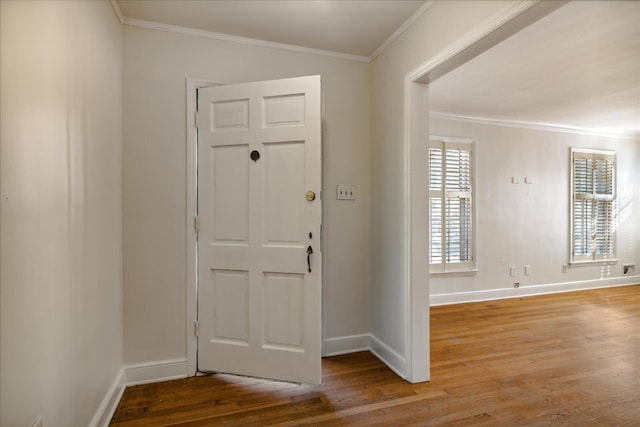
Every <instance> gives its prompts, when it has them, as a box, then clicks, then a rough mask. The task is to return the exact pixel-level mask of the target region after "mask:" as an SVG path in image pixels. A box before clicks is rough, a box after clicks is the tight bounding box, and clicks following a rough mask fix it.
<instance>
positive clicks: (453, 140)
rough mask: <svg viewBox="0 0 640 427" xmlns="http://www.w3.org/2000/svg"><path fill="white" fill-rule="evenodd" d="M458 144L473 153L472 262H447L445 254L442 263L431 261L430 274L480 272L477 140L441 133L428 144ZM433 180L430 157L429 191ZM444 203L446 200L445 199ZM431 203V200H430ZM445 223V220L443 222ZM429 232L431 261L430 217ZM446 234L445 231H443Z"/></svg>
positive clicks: (432, 145)
mask: <svg viewBox="0 0 640 427" xmlns="http://www.w3.org/2000/svg"><path fill="white" fill-rule="evenodd" d="M456 145H461V146H464V147H465V148H467V147H468V148H469V152H470V154H471V156H470V157H471V159H470V163H469V167H470V169H471V171H470V177H471V245H470V246H471V261H470V262H466V263H462V264H452V263H447V262H446V261H445V260H444V256H443V261H442V262H441V263H431V262H429V274H430V275H442V276H444V275H456V274H458V275H474V274H476V273H477V272H478V264H477V256H476V240H477V239H476V236H477V232H476V204H477V203H476V156H475V150H476V144H475V140H474V139H471V138H458V137H448V136H439V135H430V136H429V144H428V148H429V149H431V148H440V149H442V148H444V147H446V146H456ZM427 152H429V150H427ZM430 182H431V164H430V159H429V158H427V192H430V191H431V190H430V188H429V187H430V184H429V183H430ZM442 191H443V195H444V194H446V190H445V189H443V190H442ZM430 198H431V196H430V195H428V199H430ZM443 203H444V201H443ZM429 204H430V202H429ZM443 211H444V204H443ZM429 212H430V208H429ZM443 224H444V222H443ZM427 226H428V232H427V237H428V242H427V246H428V253H427V256H428V259H427V262H428V261H429V258H430V257H431V218H429V221H428V225H427ZM443 234H444V233H443ZM443 251H444V244H443Z"/></svg>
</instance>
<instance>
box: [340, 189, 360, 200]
mask: <svg viewBox="0 0 640 427" xmlns="http://www.w3.org/2000/svg"><path fill="white" fill-rule="evenodd" d="M336 199H338V200H355V199H356V186H355V185H338V186H336Z"/></svg>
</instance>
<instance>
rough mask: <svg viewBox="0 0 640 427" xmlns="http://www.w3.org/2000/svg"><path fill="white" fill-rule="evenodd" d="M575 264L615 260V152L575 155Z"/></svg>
mask: <svg viewBox="0 0 640 427" xmlns="http://www.w3.org/2000/svg"><path fill="white" fill-rule="evenodd" d="M572 193H573V201H572V202H573V203H572V218H571V219H572V224H573V229H572V245H573V247H572V261H573V262H589V261H606V260H613V259H615V233H614V229H613V203H614V199H615V153H613V152H602V151H586V150H585V151H580V150H573V152H572Z"/></svg>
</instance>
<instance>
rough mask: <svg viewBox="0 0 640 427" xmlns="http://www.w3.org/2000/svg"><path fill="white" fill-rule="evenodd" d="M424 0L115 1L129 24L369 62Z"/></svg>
mask: <svg viewBox="0 0 640 427" xmlns="http://www.w3.org/2000/svg"><path fill="white" fill-rule="evenodd" d="M424 3H425V0H408V1H407V0H391V1H386V0H360V1H353V0H297V1H293V0H279V1H276V0H257V1H256V0H244V1H238V0H232V1H227V0H215V1H203V0H195V1H194V0H179V1H176V0H163V1H159V0H156V1H151V0H118V5H119V6H120V10H121V12H122V15H123V16H124V17H126V18H129V19H136V20H142V21H150V22H157V23H162V24H168V25H173V26H178V27H186V28H192V29H196V30H203V31H209V32H213V33H222V34H228V35H234V36H240V37H245V38H251V39H257V40H263V41H269V42H274V43H283V44H289V45H295V46H302V47H307V48H312V49H320V50H326V51H332V52H339V53H344V54H351V55H358V56H361V57H364V58H368V57H370V56H371V55H372V54H373V53H374V52H375V50H376V49H377V48H378V47H380V46H381V45H382V44H383V43H384V42H385V40H387V38H389V37H390V36H391V35H392V34H393V33H394V31H396V30H397V29H398V28H399V27H400V26H402V24H404V23H405V21H407V20H408V19H409V18H411V16H412V15H413V14H414V13H415V12H416V11H418V9H420V7H421V6H423V5H424Z"/></svg>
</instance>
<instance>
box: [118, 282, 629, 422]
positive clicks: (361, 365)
mask: <svg viewBox="0 0 640 427" xmlns="http://www.w3.org/2000/svg"><path fill="white" fill-rule="evenodd" d="M111 425H112V426H118V427H126V426H142V427H144V426H217V425H222V426H263V425H264V426H266V425H277V426H298V425H322V426H334V425H353V426H361V425H362V426H364V425H366V426H430V425H437V426H469V425H473V426H496V425H500V426H513V425H526V426H550V425H552V426H565V425H566V426H583V425H584V426H638V425H640V285H634V286H624V287H618V288H607V289H599V290H590V291H579V292H570V293H562V294H553V295H545V296H537V297H526V298H516V299H509V300H501V301H489V302H480V303H470V304H457V305H449V306H441V307H432V308H431V381H430V382H428V383H420V384H410V383H407V382H406V381H404V380H402V379H400V378H399V377H398V376H397V375H395V374H394V373H393V372H392V371H391V370H390V369H388V368H387V367H386V366H385V365H384V364H383V363H382V362H380V361H379V360H378V359H376V358H375V357H374V356H373V355H372V354H371V353H368V352H360V353H354V354H348V355H343V356H337V357H332V358H328V359H325V360H323V384H322V385H320V386H308V385H299V384H289V383H281V382H272V381H266V380H261V379H255V378H245V377H236V376H232V375H223V374H216V375H209V376H198V377H192V378H187V379H184V380H176V381H168V382H164V383H156V384H146V385H140V386H134V387H128V388H127V389H126V390H125V392H124V394H123V396H122V399H121V401H120V404H119V405H118V408H117V410H116V412H115V414H114V416H113V419H112V421H111Z"/></svg>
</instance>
